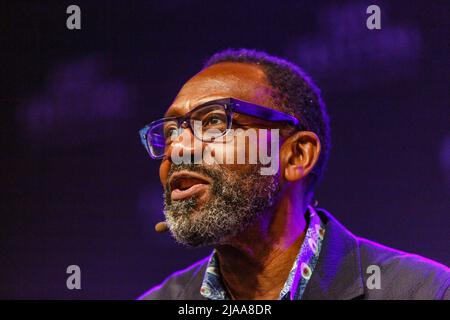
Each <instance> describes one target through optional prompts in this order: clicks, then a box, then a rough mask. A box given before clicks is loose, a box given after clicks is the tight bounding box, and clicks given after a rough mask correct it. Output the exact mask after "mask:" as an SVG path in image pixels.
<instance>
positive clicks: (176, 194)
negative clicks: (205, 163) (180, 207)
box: [169, 171, 211, 200]
mask: <svg viewBox="0 0 450 320" xmlns="http://www.w3.org/2000/svg"><path fill="white" fill-rule="evenodd" d="M169 185H170V190H171V198H172V200H182V199H187V198H190V197H192V196H194V195H195V196H198V195H200V194H201V193H202V192H205V191H206V190H207V189H208V188H209V186H210V185H211V181H210V180H209V179H208V178H206V177H204V176H202V175H200V174H198V173H195V172H190V171H180V172H175V173H174V174H172V176H171V177H170V178H169Z"/></svg>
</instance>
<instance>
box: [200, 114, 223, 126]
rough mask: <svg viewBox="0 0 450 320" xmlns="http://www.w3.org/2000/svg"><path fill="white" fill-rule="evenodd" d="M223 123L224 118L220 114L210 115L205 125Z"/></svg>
mask: <svg viewBox="0 0 450 320" xmlns="http://www.w3.org/2000/svg"><path fill="white" fill-rule="evenodd" d="M221 123H223V119H222V118H220V117H219V116H214V115H213V116H210V117H209V118H208V119H206V121H205V123H204V124H205V125H207V126H210V125H213V126H214V125H218V124H221Z"/></svg>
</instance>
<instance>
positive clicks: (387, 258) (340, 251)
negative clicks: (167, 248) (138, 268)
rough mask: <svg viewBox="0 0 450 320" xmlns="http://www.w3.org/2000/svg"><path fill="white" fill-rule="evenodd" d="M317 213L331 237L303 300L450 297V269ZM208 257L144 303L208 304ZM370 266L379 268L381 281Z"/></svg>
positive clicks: (150, 294) (153, 292)
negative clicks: (359, 234) (180, 301)
mask: <svg viewBox="0 0 450 320" xmlns="http://www.w3.org/2000/svg"><path fill="white" fill-rule="evenodd" d="M316 210H317V212H318V213H319V215H320V217H321V219H322V220H323V221H324V223H325V225H326V234H325V237H324V242H323V244H322V249H321V252H320V257H319V260H318V262H317V265H316V267H315V269H314V272H313V274H312V277H311V279H310V280H309V282H308V285H307V287H306V289H305V292H304V294H303V299H309V300H311V299H314V300H319V299H335V300H344V299H386V300H390V299H445V300H449V299H450V290H449V286H450V269H449V268H448V267H446V266H444V265H441V264H439V263H437V262H434V261H432V260H428V259H425V258H423V257H420V256H418V255H413V254H408V253H405V252H401V251H398V250H394V249H391V248H388V247H385V246H382V245H380V244H377V243H374V242H372V241H369V240H366V239H362V238H359V237H356V236H354V235H353V234H352V233H350V232H349V231H348V230H347V229H345V228H344V227H343V226H342V225H341V224H340V223H339V222H338V221H336V220H335V219H334V217H332V216H331V214H329V213H328V212H326V211H325V210H323V209H316ZM208 258H209V257H207V258H205V259H203V260H200V261H198V262H196V263H195V264H194V265H192V266H190V267H188V268H186V269H184V270H181V271H178V272H176V273H174V274H172V275H171V276H170V277H168V278H167V279H166V280H165V281H164V282H163V283H162V284H161V285H159V286H156V287H154V288H152V289H150V290H149V291H148V292H146V293H145V294H143V295H142V296H141V297H140V298H139V299H144V300H153V299H157V300H173V299H189V300H204V299H205V298H204V297H203V296H202V295H201V294H200V286H201V284H202V280H203V276H204V274H205V269H206V265H207V263H208ZM370 266H376V267H375V269H376V268H378V267H379V269H378V270H379V275H380V277H379V280H380V281H379V282H374V278H373V276H374V275H375V273H376V271H374V267H370ZM377 283H378V284H379V286H378V285H376V284H377ZM374 284H375V285H374ZM378 287H379V288H378Z"/></svg>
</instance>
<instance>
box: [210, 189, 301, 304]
mask: <svg viewBox="0 0 450 320" xmlns="http://www.w3.org/2000/svg"><path fill="white" fill-rule="evenodd" d="M306 209H307V205H306V204H305V203H304V201H303V199H302V198H300V197H298V196H296V195H295V193H294V194H291V195H287V196H286V197H284V198H282V199H280V201H279V202H278V204H277V207H276V209H275V210H274V214H272V215H269V214H268V215H264V217H268V216H269V217H270V219H267V218H266V220H264V219H261V220H260V221H258V223H257V224H255V225H254V226H253V227H252V228H251V229H250V230H246V231H245V233H244V234H241V235H239V236H237V237H236V238H235V239H233V241H232V242H230V243H229V244H224V245H218V246H216V251H217V254H218V258H219V263H220V271H221V275H222V279H223V282H224V284H225V286H226V287H227V289H228V292H229V293H230V295H231V296H232V298H233V299H245V300H252V299H255V300H256V299H258V300H260V299H261V300H264V299H271V300H273V299H277V298H278V295H279V293H280V291H281V290H282V288H283V285H284V283H285V282H286V279H287V277H288V275H289V272H290V270H291V268H292V266H293V263H294V261H295V258H296V257H297V254H298V252H299V250H300V246H301V245H302V242H303V239H304V237H305V230H306V221H305V218H304V213H305V211H306Z"/></svg>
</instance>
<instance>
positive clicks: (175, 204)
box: [164, 164, 279, 247]
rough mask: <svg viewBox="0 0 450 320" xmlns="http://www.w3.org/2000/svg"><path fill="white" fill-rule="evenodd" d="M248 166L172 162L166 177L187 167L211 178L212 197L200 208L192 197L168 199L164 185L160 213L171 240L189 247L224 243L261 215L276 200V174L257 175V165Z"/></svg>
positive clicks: (168, 193) (168, 190) (258, 167)
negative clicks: (234, 167)
mask: <svg viewBox="0 0 450 320" xmlns="http://www.w3.org/2000/svg"><path fill="white" fill-rule="evenodd" d="M251 168H252V169H251V171H250V172H246V173H245V174H242V173H239V172H235V171H230V170H227V169H226V167H221V166H218V165H216V166H212V165H208V166H204V165H196V164H181V165H174V164H172V166H171V168H170V171H169V175H168V176H169V177H170V175H171V174H173V173H174V172H176V171H181V170H189V171H194V172H198V173H201V174H203V175H205V176H207V177H209V178H211V179H212V180H213V183H212V197H211V199H210V200H209V201H208V202H207V203H204V204H203V205H202V207H201V208H197V204H198V199H197V198H196V197H191V198H189V199H186V200H177V201H172V199H171V197H170V194H171V190H170V186H169V185H167V186H165V192H164V215H165V217H166V221H167V224H168V226H169V229H170V231H171V233H172V236H173V237H174V238H175V240H176V241H177V242H179V243H181V244H184V245H186V246H189V247H201V246H207V245H217V244H225V243H228V242H229V241H230V240H231V239H233V238H234V237H235V236H237V235H238V234H240V233H242V232H243V231H244V230H246V229H248V228H249V227H250V226H252V225H254V224H255V223H256V222H257V221H258V220H259V219H260V218H263V215H264V213H265V212H267V213H268V212H269V210H268V209H269V208H270V207H272V206H273V204H274V203H275V201H276V195H277V193H278V190H279V185H278V176H277V175H268V176H263V175H260V173H259V170H260V166H258V165H252V166H251ZM194 213H195V217H192V216H193V215H194Z"/></svg>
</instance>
